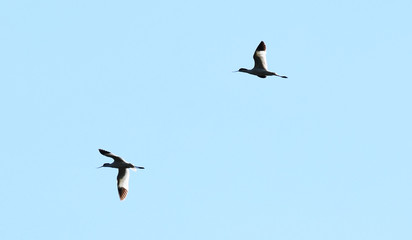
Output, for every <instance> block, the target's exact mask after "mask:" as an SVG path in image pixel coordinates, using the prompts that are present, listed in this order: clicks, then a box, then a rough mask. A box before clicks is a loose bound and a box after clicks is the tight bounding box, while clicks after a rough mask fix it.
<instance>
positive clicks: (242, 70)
mask: <svg viewBox="0 0 412 240" xmlns="http://www.w3.org/2000/svg"><path fill="white" fill-rule="evenodd" d="M246 71H247V69H246V68H239V71H238V72H246Z"/></svg>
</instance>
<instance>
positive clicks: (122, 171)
mask: <svg viewBox="0 0 412 240" xmlns="http://www.w3.org/2000/svg"><path fill="white" fill-rule="evenodd" d="M117 191H118V192H119V197H120V200H124V199H125V198H126V196H127V191H129V170H128V169H127V168H119V174H117Z"/></svg>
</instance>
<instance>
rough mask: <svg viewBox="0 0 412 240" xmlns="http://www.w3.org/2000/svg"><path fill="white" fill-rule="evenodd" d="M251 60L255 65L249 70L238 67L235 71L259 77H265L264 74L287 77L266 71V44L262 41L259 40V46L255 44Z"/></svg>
mask: <svg viewBox="0 0 412 240" xmlns="http://www.w3.org/2000/svg"><path fill="white" fill-rule="evenodd" d="M253 60H255V66H254V67H253V68H252V69H250V70H249V69H246V68H240V69H239V71H237V72H245V73H249V74H253V75H256V76H258V77H260V78H265V77H266V76H277V77H281V78H288V77H286V76H282V75H279V74H277V73H275V72H270V71H268V66H267V63H266V45H265V43H264V42H263V41H261V42H260V44H259V46H257V48H256V51H255V54H253Z"/></svg>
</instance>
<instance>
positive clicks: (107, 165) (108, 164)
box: [98, 163, 110, 168]
mask: <svg viewBox="0 0 412 240" xmlns="http://www.w3.org/2000/svg"><path fill="white" fill-rule="evenodd" d="M102 167H110V163H105V164H103V165H102V166H100V167H98V168H102Z"/></svg>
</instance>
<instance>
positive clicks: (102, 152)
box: [99, 148, 110, 155]
mask: <svg viewBox="0 0 412 240" xmlns="http://www.w3.org/2000/svg"><path fill="white" fill-rule="evenodd" d="M99 152H100V153H101V154H103V155H105V154H108V153H110V152H109V151H106V150H103V149H100V148H99Z"/></svg>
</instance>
